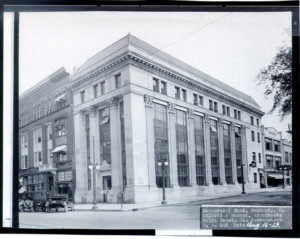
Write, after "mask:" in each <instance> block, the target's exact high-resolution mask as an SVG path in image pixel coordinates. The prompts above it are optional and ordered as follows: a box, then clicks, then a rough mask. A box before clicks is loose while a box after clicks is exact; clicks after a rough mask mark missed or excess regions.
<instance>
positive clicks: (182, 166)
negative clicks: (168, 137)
mask: <svg viewBox="0 0 300 239" xmlns="http://www.w3.org/2000/svg"><path fill="white" fill-rule="evenodd" d="M176 139H177V140H176V142H177V145H176V146H177V173H178V183H179V186H181V187H185V186H189V184H190V182H189V181H190V180H189V160H188V144H187V126H186V113H185V112H184V111H181V110H176Z"/></svg>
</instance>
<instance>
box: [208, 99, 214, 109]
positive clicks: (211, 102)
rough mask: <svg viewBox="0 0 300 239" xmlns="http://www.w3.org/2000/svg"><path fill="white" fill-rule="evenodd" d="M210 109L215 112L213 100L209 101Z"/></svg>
mask: <svg viewBox="0 0 300 239" xmlns="http://www.w3.org/2000/svg"><path fill="white" fill-rule="evenodd" d="M209 109H210V110H213V101H212V100H209Z"/></svg>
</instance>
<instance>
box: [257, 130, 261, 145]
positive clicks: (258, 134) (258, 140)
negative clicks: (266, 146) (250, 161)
mask: <svg viewBox="0 0 300 239" xmlns="http://www.w3.org/2000/svg"><path fill="white" fill-rule="evenodd" d="M257 142H258V143H260V133H259V132H257Z"/></svg>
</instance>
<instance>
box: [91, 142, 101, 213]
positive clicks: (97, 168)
mask: <svg viewBox="0 0 300 239" xmlns="http://www.w3.org/2000/svg"><path fill="white" fill-rule="evenodd" d="M89 169H90V170H92V169H93V207H92V210H93V211H96V210H97V209H98V207H97V205H96V170H99V169H100V166H99V165H98V164H97V163H95V144H94V137H93V163H90V165H89Z"/></svg>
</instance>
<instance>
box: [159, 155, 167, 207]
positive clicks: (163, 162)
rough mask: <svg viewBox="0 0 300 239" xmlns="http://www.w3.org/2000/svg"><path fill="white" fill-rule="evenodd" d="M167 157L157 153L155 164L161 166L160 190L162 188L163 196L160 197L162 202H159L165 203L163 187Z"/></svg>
mask: <svg viewBox="0 0 300 239" xmlns="http://www.w3.org/2000/svg"><path fill="white" fill-rule="evenodd" d="M167 160H168V158H167V157H166V155H165V154H162V155H159V160H158V163H157V165H158V166H159V167H162V168H161V170H162V186H163V187H162V190H163V197H162V202H161V204H167V201H166V189H165V166H168V164H169V162H168V161H167Z"/></svg>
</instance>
